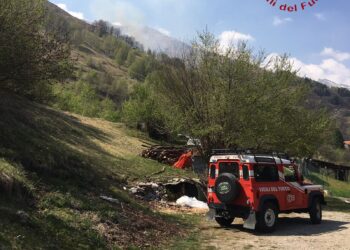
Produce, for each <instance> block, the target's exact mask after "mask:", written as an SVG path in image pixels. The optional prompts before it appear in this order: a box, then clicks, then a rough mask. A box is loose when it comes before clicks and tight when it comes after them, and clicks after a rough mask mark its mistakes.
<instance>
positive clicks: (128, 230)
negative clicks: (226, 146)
mask: <svg viewBox="0 0 350 250" xmlns="http://www.w3.org/2000/svg"><path fill="white" fill-rule="evenodd" d="M0 114H1V119H0V213H1V215H2V216H1V217H0V228H1V231H0V246H1V247H3V248H5V249H6V248H9V249H10V248H17V249H24V248H25V249H35V248H54V249H56V248H57V249H72V248H76V247H78V248H82V249H84V248H85V249H86V248H92V249H97V248H111V247H115V246H123V245H135V246H144V245H147V244H151V245H159V244H161V242H159V241H161V239H163V240H164V239H167V237H170V235H174V236H176V235H178V232H180V231H181V230H179V228H178V226H176V225H175V224H171V222H169V219H166V220H164V219H162V216H159V215H155V214H154V213H153V212H151V211H150V210H149V209H147V207H145V206H143V205H142V204H138V203H137V202H136V201H135V200H133V199H132V198H131V197H129V195H128V194H127V193H126V192H125V191H123V187H124V186H125V185H126V184H127V181H135V180H145V179H146V176H148V175H151V174H152V173H154V172H157V171H159V170H160V169H162V168H163V166H162V165H160V164H158V163H156V162H153V161H150V160H146V159H143V158H141V157H139V156H137V154H138V153H139V152H140V150H141V149H142V144H143V142H142V140H140V139H138V138H136V137H133V136H131V134H132V133H134V132H130V131H128V130H127V129H126V128H125V127H124V126H123V125H121V124H113V123H109V122H105V121H102V120H98V119H88V118H84V117H80V116H76V115H72V114H68V113H62V112H59V111H56V110H52V109H50V108H47V107H44V106H41V105H37V104H34V103H31V102H28V101H25V100H23V99H21V98H18V97H14V96H9V95H8V94H5V93H1V92H0ZM184 174H185V175H186V174H187V175H191V173H184V172H179V171H176V170H173V169H172V168H170V167H169V168H166V172H165V173H163V174H161V175H160V176H153V177H151V178H148V179H151V180H152V179H155V178H157V179H168V178H171V177H178V176H180V175H181V176H183V175H184ZM100 195H107V196H110V197H114V198H117V199H119V200H120V201H122V203H123V205H120V204H119V205H118V204H110V203H107V202H105V201H102V200H101V199H100V198H99V196H100ZM19 210H24V211H26V212H27V213H28V214H29V218H28V219H23V218H22V219H21V216H19V215H18V214H17V212H18V211H19ZM145 235H147V237H146V236H145Z"/></svg>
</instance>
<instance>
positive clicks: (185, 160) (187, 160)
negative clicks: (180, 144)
mask: <svg viewBox="0 0 350 250" xmlns="http://www.w3.org/2000/svg"><path fill="white" fill-rule="evenodd" d="M192 155H193V152H192V150H188V151H187V152H186V153H184V154H183V155H181V156H180V158H179V160H178V161H177V162H175V163H174V165H173V166H174V167H175V168H179V169H185V168H189V167H191V166H192Z"/></svg>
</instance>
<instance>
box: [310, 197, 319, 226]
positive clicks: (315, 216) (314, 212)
mask: <svg viewBox="0 0 350 250" xmlns="http://www.w3.org/2000/svg"><path fill="white" fill-rule="evenodd" d="M309 213H310V220H311V223H312V224H321V222H322V205H321V201H320V199H319V198H315V199H313V200H312V203H311V207H310V211H309Z"/></svg>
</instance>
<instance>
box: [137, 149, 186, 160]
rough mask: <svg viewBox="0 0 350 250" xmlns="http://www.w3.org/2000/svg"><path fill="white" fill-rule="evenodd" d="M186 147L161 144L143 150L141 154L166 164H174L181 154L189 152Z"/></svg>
mask: <svg viewBox="0 0 350 250" xmlns="http://www.w3.org/2000/svg"><path fill="white" fill-rule="evenodd" d="M187 150H188V149H187V148H185V147H172V146H159V145H155V146H152V147H150V148H148V149H145V150H143V151H142V153H141V156H142V157H144V158H149V159H153V160H156V161H159V162H161V163H164V164H169V165H173V164H174V163H175V162H177V161H178V159H179V158H180V156H181V155H182V154H184V153H186V152H187Z"/></svg>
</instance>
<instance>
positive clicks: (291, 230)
mask: <svg viewBox="0 0 350 250" xmlns="http://www.w3.org/2000/svg"><path fill="white" fill-rule="evenodd" d="M279 217H280V220H279V224H278V227H277V230H276V231H275V232H274V233H272V234H267V235H265V234H259V233H256V232H254V231H250V230H246V229H243V221H242V220H240V219H236V220H235V221H234V223H233V225H232V226H231V227H230V228H227V229H224V228H220V227H219V226H218V225H217V224H216V222H215V221H209V222H208V221H205V222H203V223H202V225H201V228H200V230H201V232H202V235H203V240H202V242H203V245H202V246H203V249H208V248H209V249H213V248H214V249H293V250H304V249H307V250H309V249H317V250H323V249H337V250H339V249H350V214H347V213H341V212H323V222H322V224H321V225H312V224H311V223H310V220H309V215H308V214H289V215H280V216H279Z"/></svg>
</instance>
